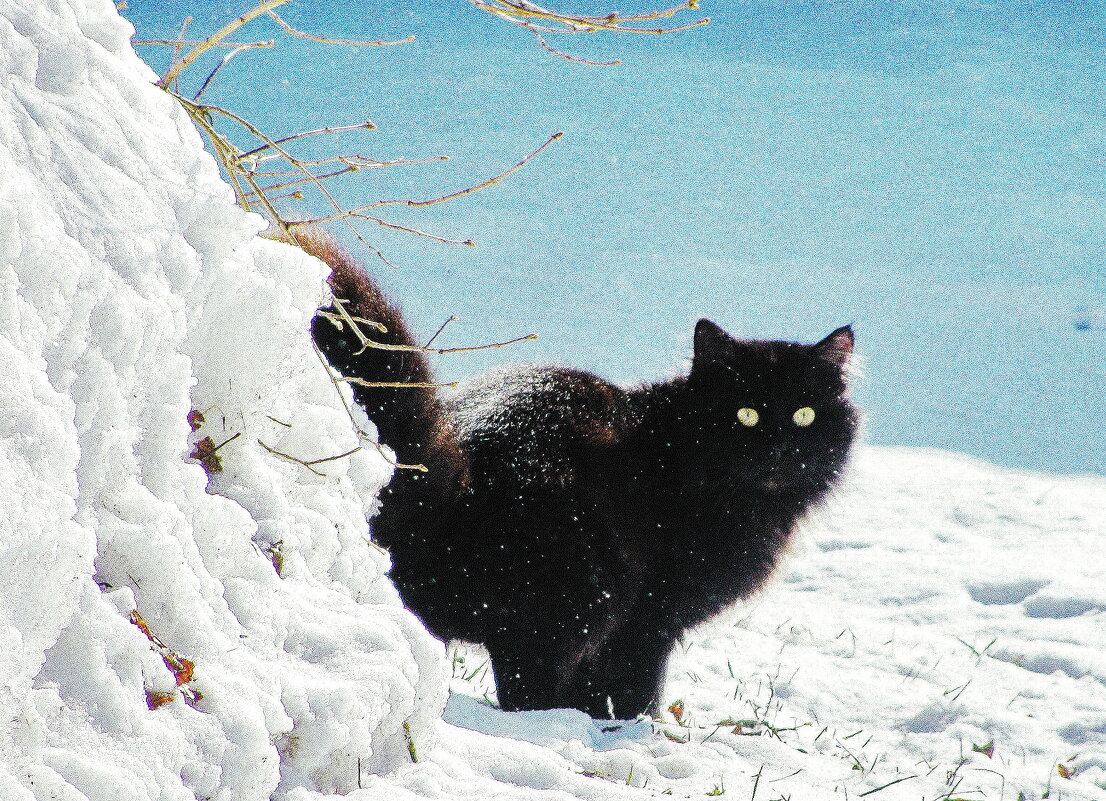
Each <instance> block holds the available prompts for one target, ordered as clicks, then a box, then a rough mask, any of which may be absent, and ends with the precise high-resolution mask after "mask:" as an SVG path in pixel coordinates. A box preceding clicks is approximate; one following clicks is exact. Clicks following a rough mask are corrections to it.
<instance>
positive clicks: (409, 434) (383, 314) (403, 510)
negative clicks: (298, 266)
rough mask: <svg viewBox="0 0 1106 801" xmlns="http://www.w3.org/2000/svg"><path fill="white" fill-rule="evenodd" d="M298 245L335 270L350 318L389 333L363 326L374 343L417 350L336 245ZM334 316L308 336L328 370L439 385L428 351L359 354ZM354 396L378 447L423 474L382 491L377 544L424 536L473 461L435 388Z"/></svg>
mask: <svg viewBox="0 0 1106 801" xmlns="http://www.w3.org/2000/svg"><path fill="white" fill-rule="evenodd" d="M296 239H297V240H298V241H299V243H300V245H301V246H302V247H303V249H304V250H305V251H306V252H308V253H310V254H311V255H312V256H315V257H316V258H318V259H321V260H322V261H323V262H325V263H326V264H327V265H328V266H329V267H330V269H331V271H332V272H331V275H330V279H329V283H330V286H331V289H332V290H333V292H334V296H335V298H338V299H341V300H344V301H348V303H346V304H345V306H346V310H347V311H348V312H349V314H350V315H351V316H352V317H356V318H361V319H364V320H370V321H372V322H374V323H379V324H380V325H381V326H383V327H384V329H386V330H377V329H376V328H375V327H374V326H372V325H371V324H366V323H362V324H359V328H360V329H361V331H362V332H363V333H364V334H365V335H366V336H367V337H368V338H369V339H371V340H373V341H375V342H379V343H382V344H385V345H401V346H405V347H414V346H416V345H418V343H417V342H416V341H415V338H414V336H413V335H412V333H411V331H410V330H409V329H408V327H407V325H406V323H405V321H404V319H403V315H402V314H401V313H400V311H399V309H398V308H396V306H394V305H393V304H392V303H391V302H390V301H389V300H388V298H387V297H385V295H384V293H383V292H382V291H381V289H380V287H379V286H377V284H376V282H374V281H373V280H372V279H371V278H370V277H369V275H368V274H367V273H366V272H365V270H364V268H363V267H362V266H361V265H360V264H358V263H357V262H356V261H355V260H354V259H353V258H351V257H350V256H349V255H348V254H347V253H346V252H345V251H344V250H342V248H341V247H340V246H339V245H338V244H337V243H336V242H335V241H334V240H333V239H331V238H330V237H329V236H327V235H326V234H325V233H322V232H321V231H318V230H314V229H310V230H308V231H305V232H304V231H297V232H296ZM336 311H337V310H336V309H335V307H334V306H333V305H331V306H326V307H323V308H321V309H319V312H320V313H318V314H316V315H315V318H314V319H313V320H312V321H311V335H312V337H313V338H314V340H315V344H316V345H317V346H318V347H319V350H321V351H322V352H323V355H324V356H326V359H327V361H328V362H329V363H330V366H331V367H332V368H334V369H335V370H337V371H338V372H339V373H341V374H342V375H343V376H344V377H346V378H358V379H362V380H364V381H369V382H383V383H389V384H392V383H395V384H433V383H434V374H433V371H432V370H431V368H430V364H429V361H428V359H427V357H426V354H425V353H423V352H420V351H417V350H386V349H381V348H374V347H365V348H362V345H361V340H360V339H359V338H358V337H357V335H356V334H355V333H354V332H353V331H351V330H350V326H349V323H348V322H344V321H343V322H340V323H339V324H337V325H336V324H335V320H334V319H333V317H328V316H324V315H327V314H335V313H336ZM353 396H354V399H355V400H356V401H357V403H358V405H360V406H361V407H362V408H363V409H364V410H365V413H366V414H367V415H368V416H369V419H370V420H372V422H373V423H374V424H375V425H376V429H377V432H378V434H379V437H380V442H381V443H382V444H384V445H387V446H388V447H389V448H391V449H392V450H393V451H394V453H395V455H396V460H397V461H398V462H400V463H401V464H408V465H415V464H419V465H423V466H424V467H425V468H426V471H425V472H422V471H420V470H413V469H407V468H404V467H400V468H397V469H396V473H395V475H394V476H393V477H392V481H391V483H390V484H389V485H388V487H387V488H386V489H385V491H384V494H383V496H382V501H383V505H382V510H381V514H380V517H379V518H378V519H377V520H376V522H375V525H374V527H373V529H374V537H375V539H377V540H378V541H379V542H380V543H381V544H382V545H384V546H385V547H389V546H390V543H391V540H392V539H393V534H397V535H400V536H402V535H403V533H404V532H405V531H410V530H412V529H414V530H415V531H425V530H426V526H427V525H428V524H429V523H430V521H431V520H433V519H435V518H438V519H440V517H439V516H440V515H441V513H442V512H443V511H444V510H443V509H442V508H441V507H442V505H443V504H446V503H448V502H449V500H450V499H451V498H453V497H455V496H456V494H457V493H458V492H459V491H460V490H461V489H462V488H463V487H464V486H465V485H466V484H467V483H468V459H467V457H466V456H465V454H464V453H463V451H462V450H461V448H460V447H459V445H458V442H457V436H456V433H455V431H454V428H453V426H452V424H451V423H450V421H449V420H448V418H447V417H446V415H445V414H444V410H443V408H442V403H441V401H440V400H439V398H438V395H437V390H435V389H434V388H432V387H417V386H416V387H409V386H402V387H376V386H364V385H361V384H356V383H354V384H353ZM389 496H390V497H391V498H392V499H393V500H394V502H390V500H389ZM397 496H404V497H402V500H401V498H400V497H397ZM420 518H421V519H420Z"/></svg>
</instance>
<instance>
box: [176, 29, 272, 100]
mask: <svg viewBox="0 0 1106 801" xmlns="http://www.w3.org/2000/svg"><path fill="white" fill-rule="evenodd" d="M274 44H275V42H274V41H273V40H272V39H270V40H269V41H267V42H251V43H249V44H243V45H239V46H238V47H236V48H234V49H233V50H231V51H230V52H229V53H227V54H226V55H225V56H223V58H222V59H221V60H220V61H219V63H218V64H216V65H215V69H213V70H212V71H211V72H210V73H208V76H207V78H205V79H204V82H203V83H202V84H201V85H200V89H199V91H198V92H196V94H194V95H192V99H193V100H199V99H200V96H201V95H202V94H203V93H204V92H206V91H207V87H208V86H209V85H210V84H211V82H212V81H213V80H215V76H216V75H218V74H219V70H221V69H222V68H223V67H225V66H226V65H227V64H228V63H229V62H230V60H231V59H232V58H234V57H235V56H237V55H238V54H239V53H242V52H245V51H246V50H256V49H257V48H261V47H272V46H273V45H274Z"/></svg>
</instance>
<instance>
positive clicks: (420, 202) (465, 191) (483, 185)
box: [381, 131, 564, 206]
mask: <svg viewBox="0 0 1106 801" xmlns="http://www.w3.org/2000/svg"><path fill="white" fill-rule="evenodd" d="M562 136H564V131H557V132H556V133H555V134H553V135H552V136H550V137H549V138H548V139H547V140H545V143H544V144H543V145H541V147H539V148H538V149H537V150H535V151H534V152H533V153H531V154H530V155H528V156H526V157H525V158H523V159H522V161H520V162H519V163H518V164H516V165H515V166H513V167H511V168H510V169H509V170H505V171H504V172H501V173H500V174H499V175H497V176H495V177H494V178H489V179H488V180H486V181H484V182H483V183H479V184H477V185H476V186H470V187H469V188H468V189H462V190H461V191H460V192H453V193H451V194H448V195H442V196H441V197H436V198H434V199H432V200H393V201H384V203H381V205H384V204H385V203H388V204H397V203H405V204H407V205H408V206H432V205H434V204H435V203H444V202H445V201H447V200H453V199H454V198H458V197H463V196H464V195H469V194H472V193H473V192H477V191H479V190H481V189H485V188H487V187H489V186H491V185H493V184H497V183H499V182H500V181H502V180H503V179H504V178H506V177H507V176H508V175H510V174H511V173H513V172H515V171H517V170H520V169H522V168H523V167H524V166H526V164H527V163H529V162H530V160H531V159H533V158H534V157H535V156H537V155H538V154H539V153H541V152H542V151H543V150H545V149H546V148H547V147H549V146H550V145H551V144H553V143H554V142H556V141H557V140H558V139H560V138H561V137H562Z"/></svg>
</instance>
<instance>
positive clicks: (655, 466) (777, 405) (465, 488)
mask: <svg viewBox="0 0 1106 801" xmlns="http://www.w3.org/2000/svg"><path fill="white" fill-rule="evenodd" d="M305 244H306V245H307V248H308V250H309V251H311V252H313V253H315V255H318V256H320V257H321V258H323V260H324V261H326V262H327V263H329V264H330V266H331V267H332V269H333V270H334V273H333V276H332V278H331V284H332V287H333V289H334V292H335V295H336V296H337V297H339V298H345V299H348V300H349V301H351V304H352V308H351V311H352V312H353V313H354V314H356V315H357V316H361V317H365V318H368V319H370V320H376V321H378V322H381V323H383V324H384V325H385V326H386V327H387V328H388V332H387V333H386V334H377V333H375V332H371V331H370V332H368V333H372V335H373V337H374V338H376V339H379V340H380V341H383V342H387V343H391V344H401V345H412V344H414V339H413V337H412V336H411V334H410V332H409V331H408V330H407V328H406V326H405V325H404V323H403V319H402V317H401V315H400V314H399V312H398V311H397V310H396V309H395V308H394V307H393V306H392V305H391V304H390V303H389V302H388V301H387V300H386V299H385V298H384V297H383V296H382V295H381V293H380V291H379V289H377V287H376V286H375V285H374V284H373V283H372V282H371V281H370V279H369V278H368V277H367V276H366V275H365V274H364V273H363V272H362V271H361V270H360V269H359V268H358V266H357V265H356V264H354V263H353V262H352V261H351V260H350V259H349V258H348V257H347V256H346V255H345V254H343V253H342V252H341V251H339V250H338V249H337V248H335V247H334V246H333V245H331V244H329V243H328V242H326V241H325V240H323V239H321V238H319V237H318V236H317V235H316V236H314V237H313V238H312V240H311V241H307V242H305ZM312 333H313V336H314V339H315V342H316V343H317V344H318V346H319V348H320V349H321V350H322V352H323V353H324V354H325V355H326V357H327V359H328V360H329V362H330V364H331V365H332V366H333V367H334V368H335V369H336V370H338V371H339V372H340V373H342V374H343V375H345V376H356V377H360V378H364V379H367V380H371V381H418V382H428V381H431V380H432V377H431V372H430V369H429V367H428V366H427V363H426V359H425V357H424V356H423V355H422V354H419V353H412V352H402V351H388V350H378V349H367V350H365V351H364V352H362V353H358V352H357V351H358V347H359V346H358V341H357V339H356V338H355V337H354V336H352V335H351V334H350V332H349V331H348V330H341V329H340V328H339V327H337V326H335V325H334V324H333V323H332V322H331V321H330V320H328V319H325V318H323V317H321V316H317V317H316V318H315V320H314V322H313V325H312ZM852 346H853V336H852V331H851V330H850V329H849V328H848V327H845V328H841V329H838V330H837V331H834V332H833V333H832V334H830V335H829V336H828V337H827V338H826V339H824V340H822V341H821V342H819V343H817V344H815V345H799V344H795V343H791V342H765V341H744V340H737V339H734V338H732V337H730V336H729V335H728V334H726V333H725V332H724V331H723V330H722V329H721V328H719V327H718V326H716V325H715V324H714V323H712V322H710V321H709V320H700V321H699V323H698V324H697V326H696V328H695V348H694V358H693V361H692V366H691V371H690V373H689V374H688V375H687V376H683V377H679V378H675V379H672V380H667V381H661V382H658V383H655V384H651V385H647V386H642V387H640V388H637V389H631V390H624V389H621V388H619V387H617V386H614V385H612V384H610V383H608V382H606V381H604V380H603V379H601V378H599V377H597V376H595V375H592V374H591V373H587V372H582V371H579V370H572V369H567V368H561V367H536V368H519V369H513V370H506V371H501V372H496V373H493V374H491V375H488V376H486V377H485V378H483V379H481V380H479V381H477V382H476V383H474V384H473V385H472V386H470V387H469V388H468V389H467V390H465V391H464V392H463V393H462V394H460V396H459V397H457V398H455V399H452V400H450V401H448V402H445V401H442V400H440V399H439V398H438V396H437V395H436V394H435V392H434V391H433V390H418V389H376V388H369V387H363V386H355V387H354V395H355V397H356V400H357V402H358V403H359V404H361V405H362V406H363V407H364V408H365V410H366V412H367V413H368V415H369V417H370V418H371V419H372V420H373V422H374V423H376V425H377V428H378V429H379V433H380V439H381V441H382V442H384V443H386V444H388V445H389V446H391V447H392V448H394V449H395V452H396V454H397V456H398V458H399V459H400V460H401V461H404V462H408V463H410V462H421V463H422V464H424V465H426V466H427V467H428V468H429V472H427V473H419V472H415V471H411V470H397V471H396V474H395V476H394V478H393V479H392V482H391V484H390V485H389V486H388V487H387V489H386V490H385V492H384V495H383V498H382V510H381V512H380V515H379V517H378V518H377V519H376V520H375V522H374V526H373V532H374V538H375V539H376V540H377V541H378V542H380V543H381V544H382V545H384V546H385V547H387V548H388V549H389V550H390V551H391V554H392V560H393V568H392V572H391V576H392V579H393V581H394V582H395V584H396V586H397V587H398V589H399V591H400V594H401V595H402V597H403V599H404V602H405V603H406V604H407V606H408V607H409V608H410V609H411V610H412V611H414V612H415V613H416V614H417V615H418V616H419V617H420V618H421V619H422V621H423V622H424V623H425V624H426V626H427V627H428V628H429V629H430V630H431V631H432V632H433V633H434V634H436V635H437V636H438V637H440V638H442V639H443V640H445V639H451V638H458V639H462V640H468V641H472V642H479V643H483V644H485V645H486V646H487V648H488V650H489V651H490V653H491V657H492V666H493V669H494V672H495V679H496V687H497V689H498V692H499V700H500V704H501V705H502V707H503V708H504V709H508V710H517V709H550V708H560V707H574V708H576V709H581V710H583V711H585V712H587V713H589V714H590V715H592V716H593V717H599V718H607V717H611V716H612V715H613V717H615V718H619V719H624V718H633V717H635V716H636V715H638V714H639V713H642V712H646V713H652V712H655V711H656V709H657V707H658V704H659V702H660V694H661V689H662V682H663V678H664V670H665V664H666V662H667V659H668V655H669V652H670V651H671V649H672V647H673V644H674V643H675V641H676V639H677V638H678V637H679V636H680V634H681V633H682V632H683V631H685V630H686V629H687V628H689V627H691V626H694V625H696V624H698V623H701V622H702V621H704V620H706V619H707V618H709V617H710V616H712V615H714V614H715V613H717V612H719V611H720V610H722V609H724V608H725V607H727V606H728V605H730V604H732V603H733V602H734V601H736V600H738V599H739V598H744V597H746V596H748V595H749V594H751V593H752V592H754V591H755V590H756V589H757V588H759V587H760V586H761V585H762V584H763V582H764V581H765V579H766V578H767V577H768V575H769V574H770V573H771V571H772V569H773V567H774V566H775V564H776V562H777V559H778V557H779V555H780V553H781V551H782V550H783V549H784V547H785V546H786V545H787V542H788V540H789V538H790V537H791V535H792V532H793V531H794V529H795V526H796V524H797V522H798V521H799V520H800V519H801V518H802V516H803V515H804V513H805V512H807V510H809V509H810V508H811V507H812V506H814V505H815V504H817V503H818V502H819V501H820V500H821V499H822V498H823V497H824V496H825V494H826V493H827V491H828V490H829V489H830V488H831V487H832V485H833V484H834V482H835V481H836V480H837V478H838V475H839V473H840V471H841V469H842V467H843V466H844V464H845V461H846V459H847V457H848V454H849V451H850V448H851V446H852V443H853V440H854V437H855V434H856V428H857V412H856V410H855V409H854V407H853V406H852V405H851V404H850V402H849V400H848V398H847V386H846V367H847V364H848V360H849V357H850V355H851V353H852ZM805 407H809V409H812V410H813V411H814V420H813V422H812V423H811V424H809V425H807V426H800V425H797V424H796V422H795V420H794V418H793V415H794V413H795V412H796V411H797V410H799V409H802V408H805ZM740 409H754V410H756V411H757V412H758V413H759V420H758V421H757V423H756V424H755V425H752V426H748V425H744V424H742V423H741V422H740V421H739V418H738V411H739V410H740ZM744 414H745V416H746V419H748V413H744Z"/></svg>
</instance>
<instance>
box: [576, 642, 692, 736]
mask: <svg viewBox="0 0 1106 801" xmlns="http://www.w3.org/2000/svg"><path fill="white" fill-rule="evenodd" d="M675 641H676V637H675V635H674V634H671V633H669V632H666V631H663V630H659V629H658V628H657V627H656V625H655V622H654V621H648V620H642V622H641V623H640V624H638V625H629V626H626V627H624V628H623V629H621V630H620V631H618V632H616V633H615V635H614V636H613V637H612V638H611V639H610V640H609V641H608V642H607V643H605V645H604V648H603V650H602V651H601V652H600V653H598V654H596V656H595V658H594V659H592V660H590V661H589V663H588V665H587V666H586V668H584V669H582V670H581V678H584V676H585V674H586V679H585V680H586V681H587V682H588V686H587V688H586V689H587V693H588V696H589V697H590V700H589V702H588V703H589V707H590V708H589V709H588V710H585V711H588V712H589V714H591V715H592V717H602V718H610V717H612V715H613V717H614V718H615V719H616V720H632V719H633V718H636V717H637V716H638V715H641V714H646V715H655V714H656V713H657V711H658V710H659V708H660V705H661V701H662V699H663V691H664V678H665V669H666V667H667V665H668V657H669V654H670V653H671V652H672V647H673V645H674V643H675ZM581 684H583V682H581ZM597 706H598V707H599V708H598V709H596V707H597ZM596 712H599V713H600V714H596Z"/></svg>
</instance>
